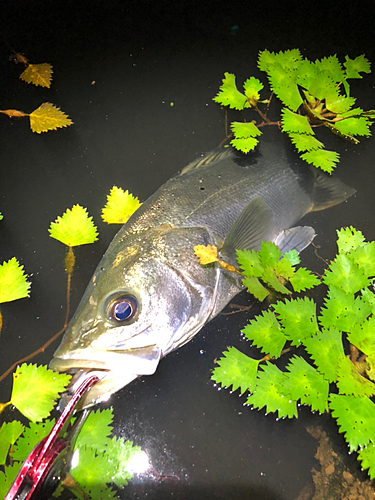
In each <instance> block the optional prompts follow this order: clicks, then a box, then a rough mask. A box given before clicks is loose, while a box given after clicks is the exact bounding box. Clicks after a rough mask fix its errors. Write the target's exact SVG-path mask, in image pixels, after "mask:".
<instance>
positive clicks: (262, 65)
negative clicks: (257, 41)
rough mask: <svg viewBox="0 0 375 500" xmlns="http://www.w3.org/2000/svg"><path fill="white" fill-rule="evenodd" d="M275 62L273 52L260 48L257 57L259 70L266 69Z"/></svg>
mask: <svg viewBox="0 0 375 500" xmlns="http://www.w3.org/2000/svg"><path fill="white" fill-rule="evenodd" d="M275 62H276V58H275V53H274V52H269V51H268V50H261V51H260V52H259V58H258V68H259V69H260V70H261V71H268V69H269V67H270V66H272V65H274V64H275Z"/></svg>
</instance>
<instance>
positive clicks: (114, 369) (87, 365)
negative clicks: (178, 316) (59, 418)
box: [49, 346, 161, 410]
mask: <svg viewBox="0 0 375 500" xmlns="http://www.w3.org/2000/svg"><path fill="white" fill-rule="evenodd" d="M77 354H78V353H77ZM86 354H87V353H86ZM103 354H104V353H102V358H103V357H104V358H105V354H104V356H103ZM90 357H91V356H90ZM160 357H161V350H160V348H159V347H157V346H147V347H144V348H139V349H128V350H125V351H122V352H116V353H114V352H110V351H109V352H108V359H106V360H102V361H100V359H93V358H92V357H91V359H87V358H83V357H80V356H77V357H76V356H74V357H70V356H68V355H65V356H61V357H55V358H53V359H52V361H51V362H50V364H49V367H50V368H51V369H52V370H55V371H58V372H63V373H67V374H70V375H72V379H71V380H70V382H69V385H68V387H67V389H66V391H65V392H64V393H63V395H62V396H61V399H60V403H59V409H60V410H62V409H63V408H64V407H65V406H66V404H67V402H68V401H69V399H70V398H71V396H72V395H73V394H74V392H75V391H76V390H77V389H78V387H79V386H80V385H81V384H82V383H83V382H84V381H85V380H86V379H87V378H88V377H89V376H91V375H96V376H97V377H98V379H99V381H98V382H97V383H96V384H95V385H94V386H92V387H91V388H90V390H89V391H88V392H87V394H86V395H85V396H84V397H83V399H82V400H81V402H80V404H79V408H80V409H83V408H88V407H90V406H93V405H96V404H99V403H102V402H105V401H108V399H109V398H110V396H111V395H112V394H113V393H115V392H117V391H119V390H120V389H122V388H123V387H125V386H126V385H128V384H130V382H132V381H133V380H134V379H136V378H137V377H139V376H140V375H152V374H154V373H155V371H156V368H157V366H158V364H159V360H160ZM98 358H100V357H99V356H98Z"/></svg>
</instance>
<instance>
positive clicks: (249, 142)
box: [230, 137, 259, 153]
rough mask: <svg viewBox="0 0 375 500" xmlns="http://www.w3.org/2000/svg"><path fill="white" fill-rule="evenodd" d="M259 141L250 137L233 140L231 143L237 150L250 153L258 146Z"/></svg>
mask: <svg viewBox="0 0 375 500" xmlns="http://www.w3.org/2000/svg"><path fill="white" fill-rule="evenodd" d="M258 142H259V141H258V139H254V138H253V137H249V138H247V139H244V138H242V139H232V140H231V141H230V143H231V144H232V146H233V147H234V148H235V149H238V151H242V152H243V153H248V152H249V151H252V150H253V149H254V148H255V146H256V145H257V144H258Z"/></svg>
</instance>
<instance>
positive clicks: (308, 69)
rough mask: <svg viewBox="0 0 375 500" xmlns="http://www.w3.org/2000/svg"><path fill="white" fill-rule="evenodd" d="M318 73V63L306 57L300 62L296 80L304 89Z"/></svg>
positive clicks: (308, 86)
mask: <svg viewBox="0 0 375 500" xmlns="http://www.w3.org/2000/svg"><path fill="white" fill-rule="evenodd" d="M318 73H319V70H318V68H317V67H316V65H315V64H314V63H313V62H311V61H309V60H308V59H304V60H303V61H301V62H300V63H299V66H298V69H297V78H296V82H297V83H298V85H301V87H303V88H304V89H308V88H310V86H311V84H312V82H313V81H314V80H315V79H316V78H317V75H318Z"/></svg>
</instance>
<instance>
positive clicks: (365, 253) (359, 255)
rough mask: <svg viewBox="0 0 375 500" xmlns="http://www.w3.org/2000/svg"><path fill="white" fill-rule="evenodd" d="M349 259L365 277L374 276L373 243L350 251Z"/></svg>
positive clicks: (374, 243) (374, 256)
mask: <svg viewBox="0 0 375 500" xmlns="http://www.w3.org/2000/svg"><path fill="white" fill-rule="evenodd" d="M350 258H351V259H352V260H353V261H354V262H355V263H356V264H357V265H358V266H359V267H360V268H361V269H363V272H364V275H365V276H367V277H373V276H375V241H370V242H368V243H365V244H364V245H362V246H359V247H357V248H356V249H354V250H352V251H351V252H350Z"/></svg>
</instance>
